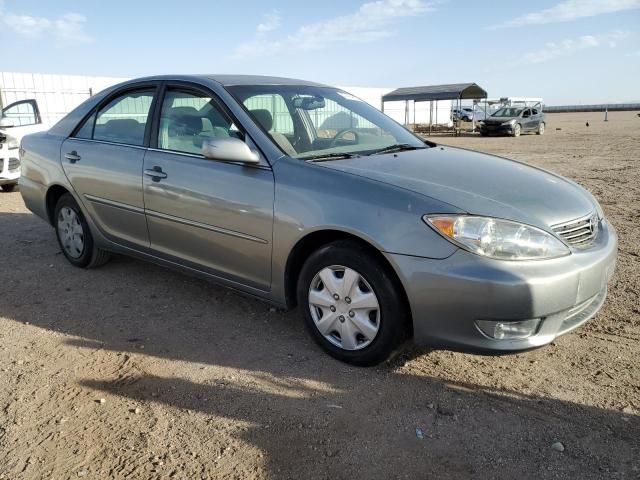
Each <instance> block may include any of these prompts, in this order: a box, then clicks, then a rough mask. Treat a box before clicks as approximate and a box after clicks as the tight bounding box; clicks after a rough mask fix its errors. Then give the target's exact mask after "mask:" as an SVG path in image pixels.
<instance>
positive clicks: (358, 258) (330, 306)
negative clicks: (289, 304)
mask: <svg viewBox="0 0 640 480" xmlns="http://www.w3.org/2000/svg"><path fill="white" fill-rule="evenodd" d="M354 272H355V275H357V277H354ZM341 274H342V277H341V278H340V275H341ZM321 275H322V278H320V276H321ZM345 276H347V277H348V278H349V279H354V278H357V280H356V281H354V282H353V283H352V288H351V289H348V287H345V285H344V279H345ZM323 279H327V280H328V283H332V284H333V285H332V286H331V287H330V288H329V287H327V286H325V283H324V281H323ZM401 288H402V287H401V286H400V285H398V282H397V281H396V280H395V278H394V277H393V275H392V274H390V273H389V272H388V270H387V268H385V266H384V265H382V264H381V262H379V261H378V259H376V258H375V257H374V256H372V255H370V254H368V253H367V252H366V251H365V250H363V248H362V246H361V245H359V244H357V243H355V242H351V241H337V242H333V243H330V244H328V245H326V246H324V247H322V248H320V249H319V250H317V251H315V252H314V253H313V254H311V256H310V257H309V258H308V259H307V261H306V262H305V264H304V265H303V267H302V271H301V272H300V276H299V278H298V287H297V299H298V305H299V306H300V308H301V309H302V311H303V316H304V320H305V324H306V326H307V329H308V330H309V332H310V334H311V336H312V337H313V339H314V340H315V341H316V342H317V343H318V345H320V347H322V348H323V349H324V350H325V351H326V352H327V353H328V354H329V355H331V356H332V357H334V358H336V359H338V360H340V361H343V362H346V363H350V364H352V365H358V366H371V365H376V364H378V363H380V362H383V361H385V360H387V359H388V358H390V357H391V356H392V354H393V353H394V352H395V351H396V349H397V348H398V347H399V346H400V344H401V343H402V342H403V341H404V340H405V339H406V338H407V334H408V331H409V329H408V321H409V313H408V308H407V305H406V302H405V300H404V295H403V294H402V291H401ZM347 290H348V291H347ZM345 292H346V293H345ZM332 293H334V294H336V295H338V297H340V298H339V300H336V299H335V297H333V296H332ZM347 295H349V296H347ZM372 295H373V296H372ZM350 297H354V298H353V300H351V299H350ZM318 302H320V303H321V304H322V305H319V304H318ZM374 303H376V306H377V308H375V307H374V308H373V309H370V307H372V306H373V305H374ZM356 304H359V305H362V307H356V306H354V305H356ZM323 322H324V327H321V326H318V325H323ZM321 328H323V331H322V332H321V330H320V329H321ZM374 330H375V333H374ZM347 334H349V335H347ZM343 339H344V340H343ZM349 339H351V340H349Z"/></svg>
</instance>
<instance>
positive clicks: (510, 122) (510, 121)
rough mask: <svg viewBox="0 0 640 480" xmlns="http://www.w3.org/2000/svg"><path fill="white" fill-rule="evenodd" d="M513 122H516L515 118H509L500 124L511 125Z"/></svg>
mask: <svg viewBox="0 0 640 480" xmlns="http://www.w3.org/2000/svg"><path fill="white" fill-rule="evenodd" d="M514 123H516V121H515V120H509V121H508V122H504V123H503V124H502V125H513V124H514Z"/></svg>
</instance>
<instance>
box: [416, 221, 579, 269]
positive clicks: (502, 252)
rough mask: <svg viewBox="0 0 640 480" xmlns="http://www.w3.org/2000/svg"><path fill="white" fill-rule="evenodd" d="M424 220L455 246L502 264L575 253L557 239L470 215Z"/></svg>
mask: <svg viewBox="0 0 640 480" xmlns="http://www.w3.org/2000/svg"><path fill="white" fill-rule="evenodd" d="M422 218H423V220H424V221H425V222H426V223H427V224H428V225H430V226H431V227H433V228H434V229H435V230H436V231H437V232H438V233H440V234H441V235H443V236H444V237H445V238H447V239H448V240H450V241H451V242H453V243H455V244H457V245H458V246H460V247H462V248H464V249H465V250H468V251H469V252H471V253H475V254H477V255H483V256H485V257H491V258H495V259H498V260H541V259H548V258H556V257H562V256H563V255H568V254H569V253H571V252H570V251H569V248H568V247H567V246H566V245H565V244H564V243H562V242H561V241H560V240H558V239H557V238H556V237H554V236H553V235H551V234H550V233H547V232H545V231H543V230H540V229H539V228H536V227H532V226H530V225H524V224H522V223H517V222H511V221H509V220H501V219H497V218H489V217H475V216H470V215H455V216H443V215H434V216H430V215H425V216H424V217H422Z"/></svg>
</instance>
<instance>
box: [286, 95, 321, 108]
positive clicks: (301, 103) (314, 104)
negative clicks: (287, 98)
mask: <svg viewBox="0 0 640 480" xmlns="http://www.w3.org/2000/svg"><path fill="white" fill-rule="evenodd" d="M293 106H294V107H296V108H300V109H302V110H317V109H319V108H324V106H325V104H324V98H322V97H321V96H320V95H314V96H310V97H298V98H295V99H294V100H293Z"/></svg>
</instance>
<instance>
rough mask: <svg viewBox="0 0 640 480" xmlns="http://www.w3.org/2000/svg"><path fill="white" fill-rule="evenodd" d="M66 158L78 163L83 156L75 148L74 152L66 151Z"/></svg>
mask: <svg viewBox="0 0 640 480" xmlns="http://www.w3.org/2000/svg"><path fill="white" fill-rule="evenodd" d="M64 158H66V159H67V160H69V162H70V163H76V162H77V161H78V160H80V159H81V158H82V157H81V156H80V155H78V152H76V151H75V150H73V151H72V152H69V153H65V154H64Z"/></svg>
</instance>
